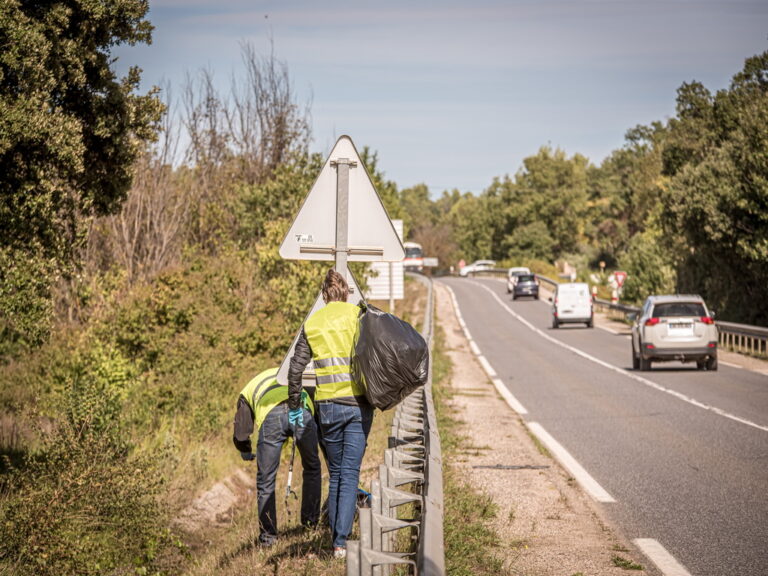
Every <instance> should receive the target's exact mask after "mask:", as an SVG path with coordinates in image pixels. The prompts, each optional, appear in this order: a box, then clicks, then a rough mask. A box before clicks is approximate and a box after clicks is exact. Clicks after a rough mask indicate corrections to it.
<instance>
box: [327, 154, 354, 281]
mask: <svg viewBox="0 0 768 576" xmlns="http://www.w3.org/2000/svg"><path fill="white" fill-rule="evenodd" d="M331 166H333V167H335V168H336V254H335V264H336V272H338V273H339V274H341V275H342V276H343V277H344V278H346V277H347V256H348V241H349V169H350V167H351V168H354V167H355V166H357V162H355V161H350V160H349V158H339V159H338V160H331Z"/></svg>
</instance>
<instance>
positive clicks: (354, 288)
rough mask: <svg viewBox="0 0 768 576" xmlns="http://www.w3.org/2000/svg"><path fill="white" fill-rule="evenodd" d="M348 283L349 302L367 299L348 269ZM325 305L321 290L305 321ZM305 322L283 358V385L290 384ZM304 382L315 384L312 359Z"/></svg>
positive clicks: (279, 378)
mask: <svg viewBox="0 0 768 576" xmlns="http://www.w3.org/2000/svg"><path fill="white" fill-rule="evenodd" d="M347 284H349V288H350V294H349V296H348V297H347V302H349V303H350V304H357V303H358V302H360V300H365V298H364V297H363V294H362V292H361V290H360V286H359V285H358V284H357V280H355V277H354V276H353V275H352V271H351V270H347ZM323 306H325V302H324V301H323V293H322V291H321V292H320V293H319V294H318V295H317V298H316V299H315V303H314V304H313V305H312V308H311V309H310V310H309V313H308V314H307V315H306V317H305V318H304V322H306V321H307V318H309V317H310V316H312V314H314V313H315V312H317V311H318V310H320V308H322V307H323ZM304 322H302V323H301V326H299V331H298V332H296V336H294V337H293V342H292V343H291V347H290V349H289V350H288V354H286V355H285V358H283V362H282V363H281V364H280V369H279V370H278V371H277V383H278V384H282V385H283V386H286V385H288V368H289V367H290V363H291V358H292V357H293V352H294V350H296V341H297V340H298V339H299V335H300V334H301V331H302V330H303V329H304ZM302 384H303V385H304V386H314V385H315V366H314V364H313V362H312V360H310V361H309V364H307V367H306V368H305V369H304V375H303V376H302Z"/></svg>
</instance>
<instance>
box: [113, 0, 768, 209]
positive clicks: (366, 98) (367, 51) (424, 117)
mask: <svg viewBox="0 0 768 576" xmlns="http://www.w3.org/2000/svg"><path fill="white" fill-rule="evenodd" d="M149 19H150V21H151V22H152V23H153V24H154V25H155V31H154V35H153V43H152V45H151V46H139V47H132V48H124V47H120V48H119V49H117V50H116V51H115V55H117V56H118V57H119V63H118V69H121V68H123V67H124V66H127V65H129V64H135V65H138V66H140V67H141V68H142V69H143V70H144V74H143V79H144V82H143V84H142V88H146V87H148V86H149V85H153V84H157V85H160V84H162V83H170V85H171V86H172V90H173V93H175V94H179V93H181V87H182V85H183V82H184V78H185V75H186V74H194V73H196V72H197V71H199V70H200V69H202V68H207V69H209V70H211V71H213V73H214V77H215V79H216V81H217V84H218V85H219V86H220V87H221V90H222V91H224V92H226V91H227V87H228V86H229V83H230V79H231V78H232V77H233V75H235V76H239V75H240V74H241V73H242V71H243V67H242V65H241V62H242V60H241V55H242V51H241V46H242V43H244V42H248V43H250V44H251V45H252V46H253V47H254V48H255V50H256V51H257V52H259V53H262V54H268V53H269V51H270V38H271V41H272V42H273V44H274V51H275V55H276V56H277V58H278V59H280V60H281V61H283V62H285V63H286V65H287V67H288V70H289V74H290V76H291V79H292V82H293V86H294V89H295V91H296V93H297V94H298V98H299V101H300V102H302V103H305V102H308V101H311V113H312V126H313V130H312V132H313V137H314V141H313V146H312V148H313V150H314V151H318V152H322V153H323V154H327V153H329V152H330V149H331V147H332V146H333V144H334V143H335V141H336V139H337V138H338V137H339V136H341V135H343V134H347V135H349V136H350V137H351V138H352V140H353V141H354V143H355V145H356V146H357V148H358V150H361V149H362V147H363V146H369V147H370V148H371V149H372V150H375V151H377V152H378V156H379V169H381V170H382V171H383V172H384V173H385V176H386V178H387V179H389V180H393V181H395V182H396V183H397V185H398V187H399V188H401V189H402V188H406V187H409V186H413V185H415V184H419V183H424V184H427V185H428V186H429V188H430V191H431V192H432V194H433V195H439V194H440V193H442V191H443V190H446V189H453V188H458V189H459V190H461V191H462V192H466V191H470V192H475V193H479V192H481V191H482V190H483V189H485V188H486V187H487V186H489V185H490V184H491V182H492V180H493V178H494V177H502V176H504V175H505V174H509V175H513V174H514V173H515V172H517V171H518V170H519V169H520V167H521V165H522V161H523V159H524V158H525V157H526V156H531V155H533V154H535V153H536V151H537V150H538V149H539V148H540V147H541V146H544V145H550V146H552V147H559V148H562V149H563V150H565V151H566V152H567V153H568V154H569V155H572V154H575V153H581V154H583V155H585V156H587V157H588V158H589V159H590V160H591V161H592V162H593V163H595V164H599V163H600V162H602V160H603V159H604V158H605V157H606V156H607V155H609V154H610V152H611V151H612V150H615V149H617V148H620V147H621V146H622V145H623V143H624V133H625V132H626V131H627V129H629V128H631V127H633V126H636V125H637V124H648V123H650V122H652V121H655V120H665V119H667V118H668V117H670V116H672V115H673V114H674V111H675V96H676V90H677V88H678V87H679V86H680V85H681V84H682V83H683V82H688V81H692V80H697V81H700V82H702V83H703V84H704V85H705V86H707V88H709V89H710V90H712V91H716V90H718V89H722V88H726V87H727V86H728V84H729V82H730V79H731V77H732V76H733V75H734V74H735V73H736V72H738V71H739V70H740V69H741V68H742V67H743V64H744V60H745V59H746V58H747V57H749V56H752V55H755V54H758V53H761V52H763V51H765V50H768V2H766V1H765V0H761V1H748V0H728V1H715V0H711V1H707V0H677V1H671V0H666V1H653V0H592V1H584V0H570V1H568V0H560V1H557V0H508V1H502V0H471V1H469V0H467V1H458V0H442V1H436V0H422V1H419V0H411V1H410V2H408V1H402V0H380V1H379V2H367V1H358V2H350V1H345V2H339V1H337V0H326V1H311V0H279V1H277V0H275V1H272V0H267V1H258V0H218V1H215V0H154V1H153V0H150V13H149Z"/></svg>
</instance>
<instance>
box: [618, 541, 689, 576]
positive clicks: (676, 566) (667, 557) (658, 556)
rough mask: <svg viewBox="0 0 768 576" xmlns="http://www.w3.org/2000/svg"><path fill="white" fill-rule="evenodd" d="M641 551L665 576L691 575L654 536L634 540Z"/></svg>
mask: <svg viewBox="0 0 768 576" xmlns="http://www.w3.org/2000/svg"><path fill="white" fill-rule="evenodd" d="M632 542H633V543H634V544H635V546H637V547H638V548H640V551H641V552H642V553H643V554H645V555H646V556H647V557H648V558H649V559H650V560H651V562H653V563H654V564H656V567H657V568H658V569H659V570H661V573H662V574H664V576H691V573H690V572H688V570H686V569H685V568H684V567H683V565H682V564H680V562H678V561H677V560H676V559H675V557H674V556H672V554H670V553H669V552H667V549H666V548H664V546H662V545H661V544H660V543H659V542H658V541H657V540H654V539H653V538H636V539H634V540H633V541H632Z"/></svg>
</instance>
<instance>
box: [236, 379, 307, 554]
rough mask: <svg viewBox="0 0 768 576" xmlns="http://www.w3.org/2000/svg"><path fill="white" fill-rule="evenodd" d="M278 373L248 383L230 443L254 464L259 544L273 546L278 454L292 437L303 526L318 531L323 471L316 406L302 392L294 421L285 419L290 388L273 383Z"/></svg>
mask: <svg viewBox="0 0 768 576" xmlns="http://www.w3.org/2000/svg"><path fill="white" fill-rule="evenodd" d="M277 372H278V369H277V368H270V369H269V370H265V371H264V372H262V373H261V374H259V375H258V376H256V377H255V378H254V379H253V380H251V381H250V382H249V383H248V384H247V385H246V386H245V388H243V390H242V392H240V396H239V398H238V399H237V412H236V413H235V426H234V428H235V429H234V435H233V437H232V440H233V442H234V444H235V447H236V448H237V449H238V450H239V451H240V455H241V457H242V458H243V460H254V459H255V460H256V466H257V472H256V495H257V496H256V498H257V501H258V509H259V543H260V544H261V545H263V546H271V545H272V544H274V543H275V540H276V539H277V506H276V501H275V480H276V477H277V469H278V466H279V465H280V453H281V451H282V448H283V444H284V443H285V441H286V440H287V439H288V437H289V436H293V438H294V442H296V448H297V449H298V451H299V454H301V465H302V468H303V471H304V472H303V482H302V492H301V523H302V525H304V526H306V527H315V526H317V523H318V519H319V517H320V487H321V468H320V458H319V457H318V453H317V425H316V424H315V419H314V416H313V415H314V406H313V404H312V400H311V399H310V397H309V395H308V394H307V392H306V391H302V394H301V398H300V401H299V403H298V404H297V406H296V410H295V413H294V415H293V418H292V419H291V420H290V421H289V418H288V413H289V410H288V387H287V386H282V385H280V384H278V382H277ZM254 429H255V431H256V434H257V441H256V454H253V452H252V450H251V435H252V434H253V433H254Z"/></svg>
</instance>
